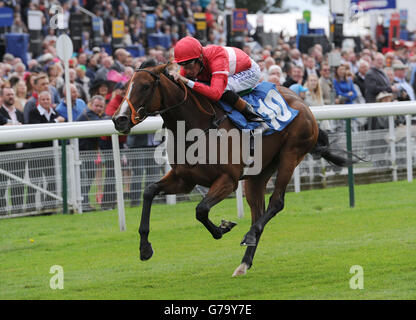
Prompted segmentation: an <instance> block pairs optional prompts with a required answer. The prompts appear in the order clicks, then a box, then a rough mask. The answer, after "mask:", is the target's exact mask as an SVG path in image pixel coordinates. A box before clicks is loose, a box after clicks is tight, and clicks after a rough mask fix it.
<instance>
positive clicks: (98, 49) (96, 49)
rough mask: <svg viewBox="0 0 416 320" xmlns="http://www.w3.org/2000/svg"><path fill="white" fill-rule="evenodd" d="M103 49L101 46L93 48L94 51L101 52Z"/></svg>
mask: <svg viewBox="0 0 416 320" xmlns="http://www.w3.org/2000/svg"><path fill="white" fill-rule="evenodd" d="M100 51H101V49H100V47H94V48H92V52H93V53H99V52H100Z"/></svg>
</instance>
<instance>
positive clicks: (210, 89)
mask: <svg viewBox="0 0 416 320" xmlns="http://www.w3.org/2000/svg"><path fill="white" fill-rule="evenodd" d="M202 55H203V63H204V68H203V69H202V71H201V73H200V74H199V75H198V76H197V80H198V81H201V82H205V83H209V85H206V84H203V83H201V82H195V85H194V87H193V89H194V90H195V91H196V92H198V93H201V94H203V95H204V96H206V97H208V98H209V99H211V100H213V101H218V100H220V98H221V96H222V94H223V93H224V91H225V88H226V87H227V83H228V77H229V76H232V75H234V74H236V73H239V72H242V71H245V70H248V69H250V68H251V59H250V57H249V56H248V55H247V54H246V53H245V52H244V51H243V50H240V49H238V48H232V47H221V46H216V45H209V46H206V47H204V48H202ZM181 75H183V76H185V71H184V70H183V68H181Z"/></svg>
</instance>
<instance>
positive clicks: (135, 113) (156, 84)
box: [122, 69, 215, 125]
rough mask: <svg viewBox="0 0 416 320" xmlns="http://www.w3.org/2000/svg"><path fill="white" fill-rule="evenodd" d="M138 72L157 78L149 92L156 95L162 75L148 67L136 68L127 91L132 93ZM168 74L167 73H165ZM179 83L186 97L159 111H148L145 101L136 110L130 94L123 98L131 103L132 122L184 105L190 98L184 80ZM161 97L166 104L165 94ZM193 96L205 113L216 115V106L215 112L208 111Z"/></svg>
mask: <svg viewBox="0 0 416 320" xmlns="http://www.w3.org/2000/svg"><path fill="white" fill-rule="evenodd" d="M138 72H147V73H148V74H150V75H151V76H152V77H154V78H155V79H156V81H155V82H154V84H153V89H152V91H151V93H150V94H149V96H150V97H153V95H154V93H155V91H156V89H157V88H158V87H159V86H160V76H159V75H158V74H156V73H154V72H152V71H150V70H146V69H136V70H135V73H134V75H133V77H132V78H131V80H130V83H129V86H128V88H127V91H126V92H128V93H130V89H131V87H132V85H133V82H134V78H135V76H136V75H137V73H138ZM162 74H163V75H165V74H164V73H162ZM165 76H166V75H165ZM166 77H167V78H169V77H168V76H166ZM178 83H179V85H180V86H181V87H182V89H183V91H184V97H183V99H182V101H181V102H179V103H177V104H175V105H173V106H170V107H167V108H165V109H162V110H158V111H154V112H149V111H148V104H149V103H145V104H144V105H143V106H142V107H140V108H139V109H138V110H137V111H136V109H135V108H134V106H133V104H132V103H131V101H130V98H129V95H126V96H125V97H124V99H123V101H122V103H123V102H124V100H125V101H126V102H127V104H128V105H129V107H130V110H131V122H132V123H133V124H134V125H136V124H138V123H139V122H141V121H143V120H144V119H146V118H147V117H149V116H156V115H162V114H164V113H166V112H169V111H171V110H172V109H175V108H177V107H179V106H181V105H183V104H184V103H185V101H186V100H187V99H188V90H187V88H186V86H185V84H184V83H183V82H182V81H178ZM161 97H162V101H161V102H162V105H164V103H163V95H161ZM191 97H192V99H193V100H194V102H195V103H196V105H197V106H198V108H199V109H200V110H201V111H202V112H203V113H205V114H207V115H209V116H214V117H215V110H214V108H213V107H212V106H211V108H212V111H213V113H209V112H208V111H206V110H205V109H204V108H203V107H202V106H201V104H200V103H199V101H198V100H197V99H196V98H195V96H193V95H192V94H191ZM151 100H152V99H150V100H149V102H151ZM142 112H143V113H144V114H143V117H140V114H141V113H142Z"/></svg>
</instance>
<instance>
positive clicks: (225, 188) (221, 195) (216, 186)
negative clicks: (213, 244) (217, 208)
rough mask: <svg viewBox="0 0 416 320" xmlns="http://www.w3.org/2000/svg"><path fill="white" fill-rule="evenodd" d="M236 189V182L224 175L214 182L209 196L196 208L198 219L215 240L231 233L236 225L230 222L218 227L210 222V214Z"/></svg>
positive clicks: (224, 222)
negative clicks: (214, 207)
mask: <svg viewBox="0 0 416 320" xmlns="http://www.w3.org/2000/svg"><path fill="white" fill-rule="evenodd" d="M236 187H237V184H236V182H235V180H234V179H232V178H231V177H230V176H228V175H226V174H224V175H222V176H220V177H219V178H218V179H217V180H215V181H214V183H213V184H212V186H211V187H210V189H209V191H208V193H207V195H206V196H205V197H204V199H202V201H201V202H200V203H199V204H198V205H197V207H196V219H197V220H198V221H200V222H201V223H202V224H203V225H204V226H205V228H207V230H208V231H209V232H210V233H211V235H212V236H213V237H214V239H220V238H221V237H222V235H223V234H224V233H227V232H229V231H230V230H231V229H232V228H233V227H234V226H235V225H236V224H235V223H234V222H230V221H223V222H222V223H221V225H220V226H219V227H217V226H216V225H214V224H213V223H212V222H211V220H209V218H208V213H209V211H210V210H211V208H212V207H213V206H214V205H216V204H217V203H218V202H220V201H222V200H223V199H225V198H226V197H227V196H228V195H229V194H230V193H231V192H233V191H234V190H235V189H236Z"/></svg>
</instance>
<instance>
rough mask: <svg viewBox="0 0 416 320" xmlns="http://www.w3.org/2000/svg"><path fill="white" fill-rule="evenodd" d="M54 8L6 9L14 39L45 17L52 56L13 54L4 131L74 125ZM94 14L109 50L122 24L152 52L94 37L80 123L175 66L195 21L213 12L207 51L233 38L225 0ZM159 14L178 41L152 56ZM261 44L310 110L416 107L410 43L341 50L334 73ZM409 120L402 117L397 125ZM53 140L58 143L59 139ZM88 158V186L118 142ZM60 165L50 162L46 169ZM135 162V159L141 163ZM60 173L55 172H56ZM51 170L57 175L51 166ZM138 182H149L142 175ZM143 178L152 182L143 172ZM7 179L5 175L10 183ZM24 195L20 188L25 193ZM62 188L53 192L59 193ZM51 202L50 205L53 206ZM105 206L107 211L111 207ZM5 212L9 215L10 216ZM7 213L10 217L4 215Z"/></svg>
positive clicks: (0, 102)
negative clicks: (176, 50) (131, 85)
mask: <svg viewBox="0 0 416 320" xmlns="http://www.w3.org/2000/svg"><path fill="white" fill-rule="evenodd" d="M52 3H53V2H52V1H43V0H38V1H0V7H1V6H5V5H7V6H12V7H13V9H14V10H15V19H14V23H13V25H12V27H11V32H17V33H27V32H28V30H27V29H28V28H27V12H28V10H29V9H31V10H34V9H37V10H41V11H42V12H43V14H44V24H43V26H44V28H43V30H42V35H43V42H42V43H43V53H42V54H41V55H40V56H38V57H31V59H30V60H28V62H27V65H25V64H24V63H23V62H22V59H20V58H18V57H15V56H13V55H12V54H9V53H6V54H4V55H3V57H2V61H1V62H0V125H9V126H15V125H24V124H33V123H51V122H65V121H68V112H67V106H66V92H65V89H64V75H63V74H64V70H63V64H62V62H61V61H60V59H59V58H58V57H57V55H56V49H55V43H56V39H57V34H56V30H55V29H52V28H48V27H47V26H48V21H49V20H50V19H51V17H50V15H49V12H48V8H49V6H50V5H51V4H52ZM59 4H60V5H61V6H62V8H63V13H64V17H65V24H66V27H67V26H68V20H69V16H70V13H71V12H74V11H77V10H79V9H78V7H77V5H78V4H79V2H78V0H73V1H62V2H61V3H59ZM85 7H86V8H87V9H89V10H90V11H92V12H93V13H94V14H95V15H96V16H98V17H100V19H101V28H102V36H103V43H111V34H112V32H111V25H112V20H114V19H121V20H124V21H125V35H124V38H123V45H124V46H130V45H142V46H143V47H144V48H145V49H146V54H145V56H141V57H135V56H132V54H131V53H130V52H129V51H127V50H126V49H124V48H122V47H121V48H118V49H116V50H114V52H113V54H112V55H110V54H109V53H108V52H106V51H105V50H104V49H103V48H101V47H97V46H92V45H91V44H92V42H91V39H90V38H89V37H90V36H89V34H88V33H86V32H84V34H83V44H82V48H81V50H80V51H79V52H77V53H76V54H74V56H73V57H72V58H71V59H70V61H69V66H70V71H69V78H70V99H71V101H72V119H73V121H89V120H101V119H109V118H110V117H111V116H112V115H113V113H114V112H115V110H116V109H117V107H118V105H119V104H120V102H121V101H122V99H123V96H124V93H125V85H126V83H127V82H128V81H129V79H130V78H131V76H132V75H133V73H134V70H135V69H136V68H138V67H140V65H141V64H142V63H143V62H144V61H145V60H147V59H149V58H151V59H154V60H155V61H157V62H158V63H166V62H168V61H170V60H172V57H173V47H174V45H175V43H176V41H177V40H178V39H180V38H181V37H183V36H186V35H191V36H193V35H195V32H196V25H195V21H194V18H193V17H194V13H196V12H200V13H205V15H206V20H207V34H206V39H207V41H206V43H204V44H219V45H225V38H226V37H225V34H224V28H223V25H222V20H221V19H220V18H219V17H220V12H219V10H218V7H217V4H216V1H214V0H213V1H200V0H183V1H176V0H164V1H152V0H148V1H140V0H133V1H125V0H114V1H110V0H106V1H86V2H85ZM148 7H154V8H155V9H154V12H155V14H156V24H155V28H154V30H153V31H152V32H154V33H159V34H164V35H168V36H169V38H170V43H171V45H170V47H169V48H165V47H163V46H156V47H153V48H150V47H147V40H146V27H145V21H146V8H148ZM251 43H253V42H252V39H251V38H250V37H249V36H248V35H246V44H245V45H244V46H243V48H242V49H243V50H244V51H245V52H246V53H247V54H248V55H249V56H250V57H251V58H252V59H254V60H255V61H256V62H257V63H258V64H259V65H260V68H261V72H262V77H261V80H264V81H270V82H273V83H275V84H276V85H281V86H285V87H288V88H290V89H292V90H293V91H295V92H296V93H297V94H299V96H301V97H302V98H303V99H304V100H305V103H306V104H307V105H309V106H320V105H329V104H356V103H373V102H388V101H394V100H398V101H406V100H412V101H413V100H415V90H416V77H415V73H416V46H411V47H409V46H406V45H404V44H402V45H400V46H397V47H395V49H390V50H387V52H386V53H384V54H383V53H382V52H380V51H379V48H380V44H379V43H378V42H377V40H376V39H375V38H372V37H369V36H368V37H364V38H362V39H361V44H362V49H361V50H360V51H358V50H355V49H354V48H343V49H340V48H335V49H333V51H337V52H339V54H340V55H341V63H340V65H339V66H337V67H336V68H335V69H333V70H331V68H330V65H329V63H328V52H324V51H323V48H322V46H321V45H319V44H316V45H314V46H313V47H311V48H309V50H308V52H307V53H301V52H300V51H299V49H297V48H296V41H295V38H294V37H292V38H289V39H288V38H283V37H279V38H278V41H277V45H276V46H274V47H272V46H271V45H267V44H266V45H264V46H263V47H261V48H259V49H254V48H256V47H255V46H253V45H251ZM401 121H403V119H402V118H400V117H398V118H397V122H398V123H400V122H401ZM342 123H343V122H342V121H322V122H321V127H322V128H323V129H325V130H327V131H329V132H337V131H342V130H344V128H343V126H342ZM384 128H387V120H386V119H385V118H383V117H372V118H368V119H355V120H354V122H353V129H354V130H374V129H384ZM51 138H53V137H51ZM137 139H140V141H134V139H133V138H130V136H129V139H127V138H126V137H120V143H121V144H122V147H123V146H124V147H125V148H137V147H154V146H155V145H156V144H155V143H154V141H153V139H152V136H151V135H142V136H137ZM51 145H52V142H37V143H30V144H21V143H17V144H10V145H0V151H10V150H18V149H22V148H39V147H48V146H51ZM79 147H80V150H81V151H87V150H94V151H95V152H96V159H91V160H89V161H84V162H83V164H82V170H81V176H82V179H89V180H91V179H92V178H93V175H94V174H95V172H96V171H97V169H98V168H99V163H100V161H97V159H99V158H100V153H99V151H100V150H111V148H112V146H111V141H110V140H109V139H108V138H107V137H102V138H89V139H80V142H79ZM48 161H49V162H51V161H53V159H51V158H50V159H46V160H45V163H48ZM132 161H133V160H132ZM49 164H50V163H49ZM24 165H25V164H24V163H20V164H16V166H15V167H16V168H17V169H16V172H15V174H16V175H18V176H20V177H21V176H22V173H21V171H22V168H23V167H24ZM28 165H29V172H30V174H31V176H30V179H31V180H33V181H35V180H36V179H37V178H39V177H40V176H42V175H43V176H45V177H47V176H50V175H53V174H54V173H53V172H50V170H49V171H48V170H46V171H43V172H42V170H41V169H40V168H39V166H38V165H37V164H36V163H34V162H33V163H30V162H29V164H28ZM105 165H106V169H107V173H106V179H111V178H112V177H113V176H114V172H113V166H114V164H113V163H111V161H110V160H108V161H107V162H106V164H105ZM47 167H49V166H47ZM134 174H139V173H138V172H134ZM140 174H143V173H142V172H140ZM4 179H6V178H5V177H3V176H2V175H1V174H0V184H1V183H2V181H3V180H4ZM107 185H108V186H107ZM110 185H111V183H108V184H105V186H107V187H104V189H105V188H107V189H108V190H104V196H106V195H107V196H108V195H109V194H115V191H114V190H111V186H110ZM19 188H20V189H19ZM21 188H22V187H21V186H20V187H17V188H15V189H14V190H12V191H11V192H12V195H14V194H16V195H17V194H22V192H21ZM55 188H56V186H55V185H54V184H52V183H51V184H50V185H48V190H50V191H51V192H53V191H54V190H55ZM90 188H91V184H89V183H87V184H84V185H83V187H82V193H83V196H84V200H83V205H84V210H86V211H88V210H93V208H91V206H90V204H89V199H88V192H89V190H90ZM139 189H140V188H139V187H137V186H136V187H135V191H134V192H135V193H134V194H135V196H132V197H131V199H132V205H138V204H139V201H140V200H139V198H138V197H137V190H139ZM4 191H5V188H1V189H0V210H3V209H4V207H5V205H4V203H5V202H4V201H5V200H4V197H5V193H4ZM34 191H35V190H32V191H30V192H29V193H28V198H27V200H26V201H27V203H31V202H33V201H34ZM13 199H15V200H13V201H15V202H14V203H13V204H12V205H13V206H15V205H16V206H19V205H22V201H23V200H22V199H20V198H18V197H16V198H13ZM49 200H50V199H49ZM104 204H105V205H104ZM115 205H116V199H115V195H114V196H110V198H109V199H107V200H106V201H104V202H103V208H104V209H107V208H109V209H111V208H114V207H115ZM2 208H3V209H2ZM0 213H1V211H0Z"/></svg>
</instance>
